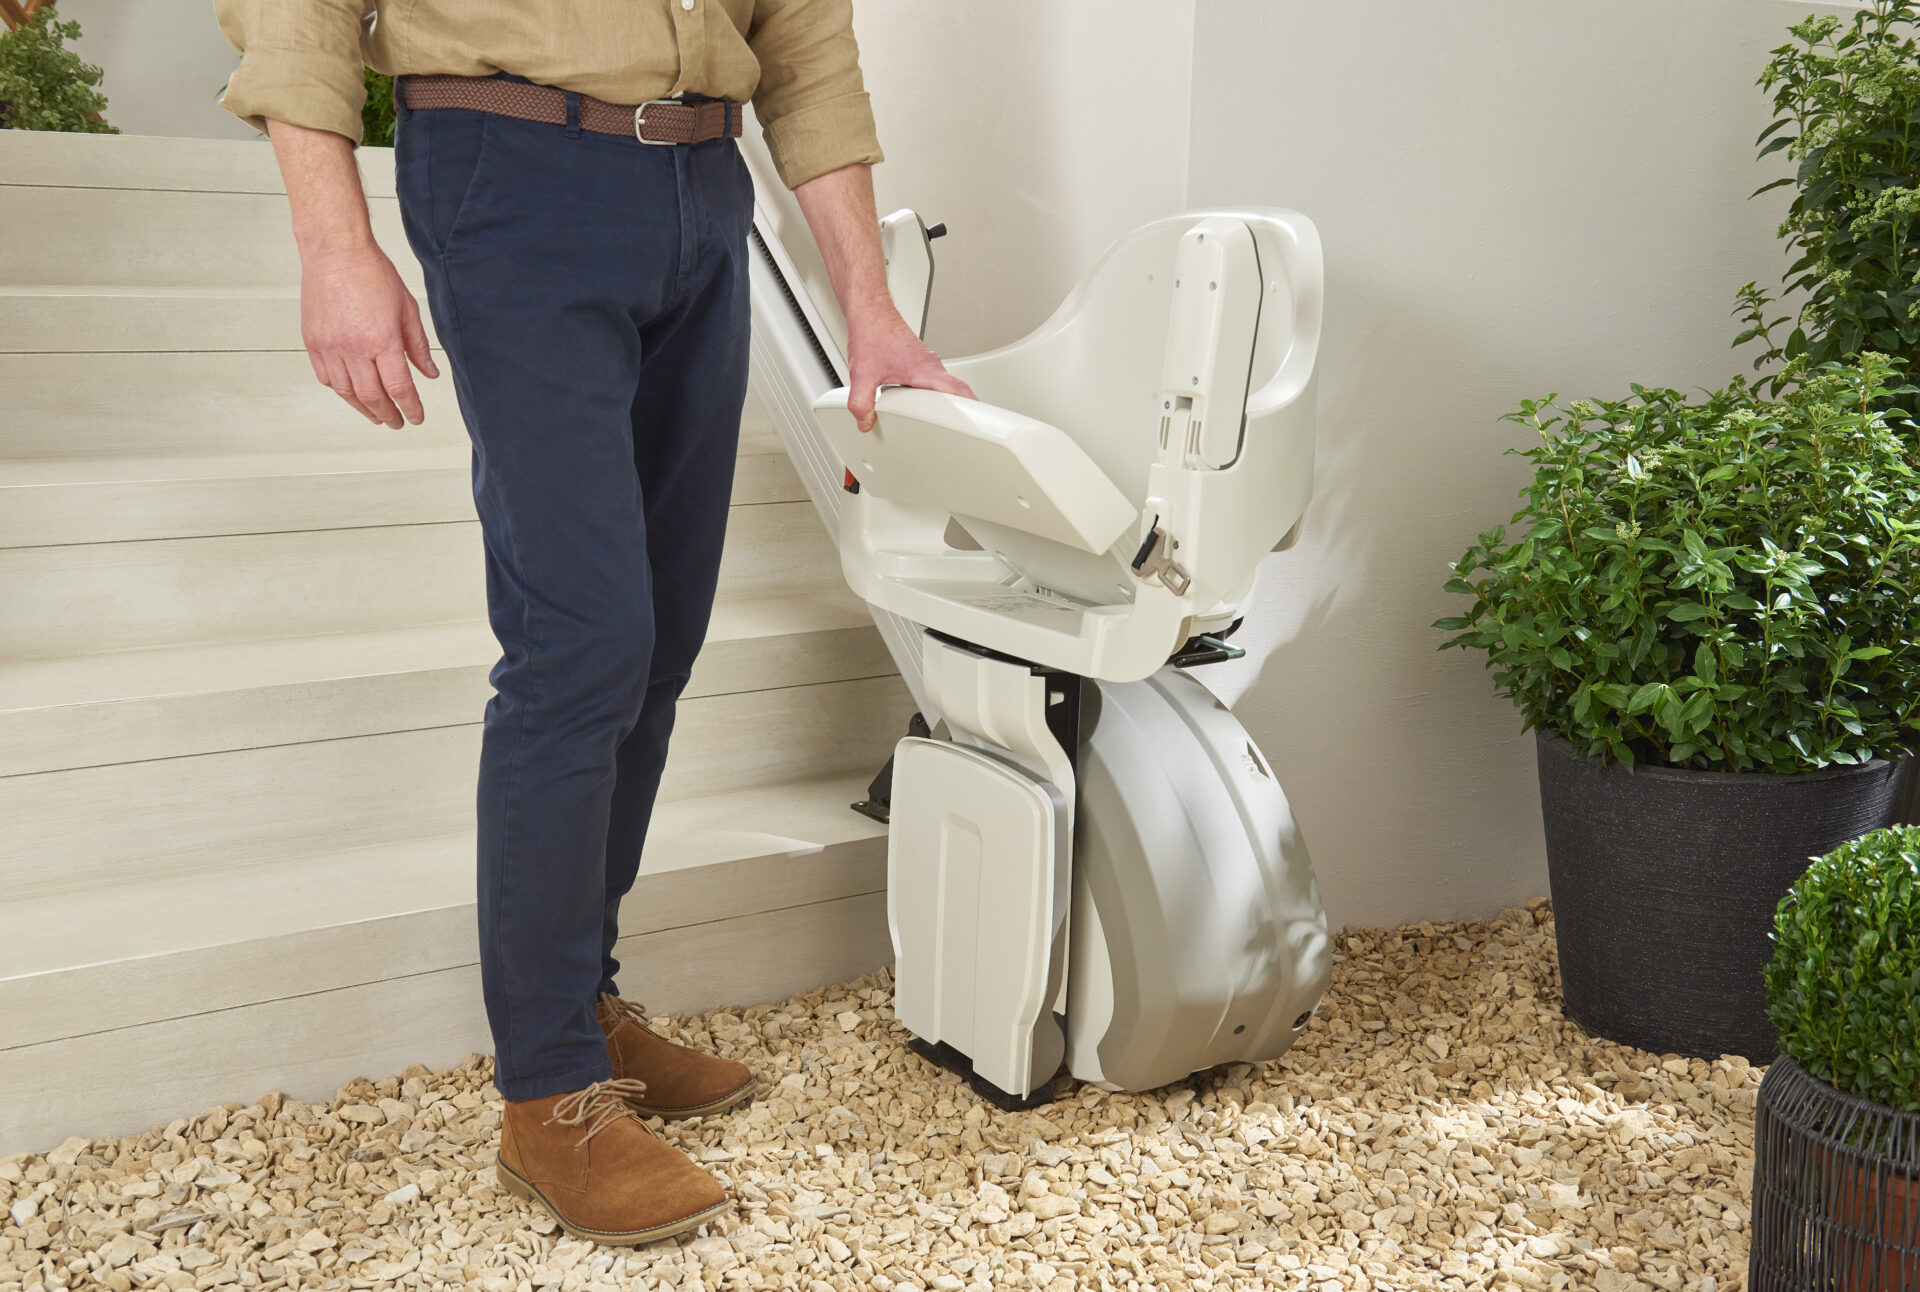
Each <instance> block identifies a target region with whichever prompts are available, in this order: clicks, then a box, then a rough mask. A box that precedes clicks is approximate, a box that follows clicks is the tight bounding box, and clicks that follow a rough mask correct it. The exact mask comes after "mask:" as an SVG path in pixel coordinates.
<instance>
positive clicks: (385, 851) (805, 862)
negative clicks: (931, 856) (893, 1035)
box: [0, 776, 886, 1046]
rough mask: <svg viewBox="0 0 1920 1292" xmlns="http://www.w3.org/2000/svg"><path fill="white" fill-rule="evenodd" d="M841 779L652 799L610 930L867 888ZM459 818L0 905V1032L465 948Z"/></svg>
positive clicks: (193, 1005) (865, 865) (145, 1019)
mask: <svg viewBox="0 0 1920 1292" xmlns="http://www.w3.org/2000/svg"><path fill="white" fill-rule="evenodd" d="M864 792H865V780H864V778H862V777H858V776H841V777H825V778H816V779H809V780H805V781H796V782H792V783H789V784H783V785H775V786H768V787H762V788H758V789H751V790H742V791H733V792H729V793H725V794H718V795H711V796H706V797H702V798H695V799H684V800H680V801H678V802H674V803H669V804H664V805H662V807H661V809H660V811H659V812H658V813H657V814H656V815H655V817H654V821H653V825H652V830H651V836H650V838H649V840H648V844H647V850H646V854H645V856H644V857H643V858H642V862H641V875H640V878H639V880H638V881H636V883H635V885H634V888H633V891H632V892H631V893H630V894H629V895H628V896H627V898H626V899H625V900H624V901H623V902H622V904H621V906H622V911H621V914H622V922H621V935H622V936H623V937H633V936H636V935H639V934H644V933H654V932H658V931H660V930H663V929H670V928H677V927H681V926H685V925H692V924H700V923H703V922H707V921H712V920H723V919H729V918H733V917H736V916H741V915H751V914H757V913H760V912H764V911H770V910H776V909H779V908H781V907H785V906H794V905H800V904H803V903H807V902H818V901H827V900H832V899H836V898H841V897H847V896H852V895H854V894H858V893H867V892H873V891H875V890H878V889H881V888H883V887H885V882H886V879H885V836H886V827H885V826H882V825H878V824H876V823H875V822H873V821H871V820H869V819H867V818H866V817H863V816H861V815H859V814H858V813H856V812H853V811H852V810H850V809H849V808H848V806H847V805H848V803H850V802H851V801H852V800H853V799H855V798H859V797H863V796H864ZM474 875H475V871H474V837H473V834H472V832H471V831H464V832H454V833H449V834H444V835H437V836H432V837H426V838H417V839H406V840H401V841H398V842H393V843H384V844H376V845H371V846H366V847H359V848H349V849H343V850H340V851H336V852H328V853H319V854H315V855H312V856H304V857H290V858H285V859H282V860H278V861H272V862H261V863H257V864H253V865H247V866H238V867H234V868H231V869H229V870H224V871H220V872H218V873H210V874H199V875H184V876H169V877H159V878H155V877H140V878H126V877H123V878H122V879H121V880H120V881H119V882H115V883H110V884H106V885H104V886H102V887H98V888H95V889H90V890H88V891H86V892H85V893H68V894H60V895H52V896H43V897H39V898H32V899H27V900H20V901H15V900H11V899H10V900H9V901H8V902H7V903H6V905H5V906H4V907H0V1017H5V1018H6V1019H7V1029H6V1045H8V1046H12V1045H28V1044H35V1043H39V1042H44V1041H51V1040H58V1039H62V1038H65V1037H72V1036H77V1035H82V1034H85V1033H89V1032H100V1031H106V1030H109V1029H112V1028H120V1027H134V1026H139V1025H142V1024H147V1023H152V1022H155V1021H158V1020H162V1019H170V1018H178V1017H181V1016H184V1015H188V1014H196V1013H204V1012H206V1011H208V1010H216V1009H230V1008H233V1007H235V1006H239V1005H250V1004H255V1003H258V1002H260V1001H266V1000H273V999H275V998H278V997H282V996H291V995H297V994H303V993H308V992H321V991H333V990H338V989H340V988H344V987H352V986H357V985H360V984H364V983H368V982H376V981H380V980H382V979H388V978H398V977H402V976H405V975H409V974H419V973H428V972H432V971H435V970H439V969H446V968H451V967H455V966H460V965H469V964H474V963H476V962H477V961H478V952H477V948H476V943H475V911H474V882H475V879H474Z"/></svg>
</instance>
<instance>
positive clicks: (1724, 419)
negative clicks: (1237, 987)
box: [1435, 354, 1920, 1060]
mask: <svg viewBox="0 0 1920 1292" xmlns="http://www.w3.org/2000/svg"><path fill="white" fill-rule="evenodd" d="M1897 373H1898V368H1897V366H1896V365H1895V364H1894V362H1893V361H1892V360H1890V359H1888V358H1887V357H1885V356H1883V355H1878V354H1868V355H1865V356H1862V357H1861V358H1860V359H1858V360H1857V361H1855V362H1853V363H1849V364H1840V363H1831V364H1826V365H1822V366H1821V367H1819V368H1817V369H1809V368H1808V366H1807V365H1806V363H1805V360H1804V359H1802V360H1796V361H1794V362H1793V363H1792V364H1790V365H1789V368H1788V371H1787V374H1786V379H1785V381H1784V383H1783V384H1784V390H1783V393H1782V394H1781V396H1780V398H1778V399H1771V400H1770V399H1765V398H1762V397H1761V396H1760V395H1759V394H1758V393H1757V392H1756V391H1755V390H1754V389H1753V388H1752V387H1750V386H1749V385H1748V384H1747V383H1746V382H1745V381H1744V380H1742V379H1739V378H1736V379H1735V380H1734V381H1733V382H1732V383H1730V384H1729V385H1728V386H1727V387H1725V388H1724V389H1722V390H1717V391H1711V392H1707V393H1706V394H1705V395H1704V396H1703V397H1701V398H1698V399H1693V398H1689V397H1688V396H1686V395H1683V394H1681V393H1680V392H1678V391H1674V390H1660V389H1650V388H1643V387H1639V386H1635V387H1633V393H1632V395H1631V397H1630V398H1627V399H1621V400H1613V401H1597V402H1590V401H1586V400H1575V401H1571V402H1569V403H1567V404H1565V405H1564V406H1563V405H1562V404H1560V403H1559V402H1558V397H1557V396H1549V397H1548V398H1546V399H1544V400H1539V401H1532V400H1529V401H1525V402H1523V403H1522V404H1521V405H1520V409H1519V411H1518V412H1516V413H1513V414H1509V420H1512V421H1517V422H1519V423H1521V424H1523V425H1526V426H1530V427H1532V428H1534V430H1536V431H1537V432H1538V434H1539V437H1540V438H1539V442H1538V443H1537V444H1535V445H1534V446H1533V447H1532V448H1529V449H1526V450H1524V451H1523V450H1519V449H1514V450H1510V451H1511V452H1515V453H1522V452H1524V455H1525V456H1526V457H1528V458H1530V459H1532V461H1533V464H1534V476H1533V480H1532V482H1531V483H1530V484H1529V485H1528V486H1527V487H1526V488H1525V489H1524V490H1523V491H1522V493H1521V496H1522V498H1523V499H1524V500H1525V505H1524V506H1522V507H1521V509H1520V510H1519V511H1518V512H1516V513H1515V514H1514V517H1513V521H1512V524H1513V525H1514V526H1515V527H1516V528H1515V529H1514V530H1513V532H1512V533H1511V534H1509V532H1508V531H1507V529H1506V528H1504V527H1502V528H1498V529H1494V530H1491V531H1489V532H1488V533H1485V534H1482V535H1481V536H1480V541H1479V542H1478V543H1477V544H1475V545H1474V546H1472V547H1470V548H1469V549H1468V550H1467V552H1466V554H1465V555H1464V556H1462V557H1461V558H1460V559H1459V560H1458V561H1456V562H1454V563H1453V564H1452V566H1451V567H1450V568H1451V570H1452V572H1453V575H1452V578H1451V579H1450V580H1449V581H1448V583H1447V588H1448V590H1449V591H1451V592H1455V593H1458V594H1460V595H1462V596H1465V597H1467V598H1469V603H1468V605H1467V608H1466V611H1465V613H1464V614H1461V615H1458V616H1454V617H1451V618H1447V619H1442V620H1439V621H1437V623H1436V625H1435V626H1436V627H1440V628H1446V629H1451V630H1455V631H1456V633H1457V635H1456V636H1454V637H1452V638H1451V639H1449V640H1448V641H1447V642H1446V643H1445V644H1444V646H1443V649H1444V648H1446V647H1459V648H1465V649H1472V650H1482V651H1485V652H1486V655H1487V666H1488V668H1489V669H1491V670H1492V672H1493V675H1494V683H1495V686H1496V688H1497V689H1498V690H1499V692H1500V693H1501V694H1503V695H1506V696H1508V697H1510V698H1511V699H1512V700H1513V702H1514V704H1515V705H1517V706H1518V707H1519V709H1520V711H1521V713H1522V715H1523V718H1524V722H1525V727H1526V728H1527V729H1529V730H1533V731H1535V732H1536V733H1537V736H1536V747H1537V753H1538V761H1539V776H1540V795H1541V808H1542V813H1543V816H1544V819H1545V825H1546V843H1547V862H1548V871H1549V880H1550V883H1551V887H1552V895H1553V901H1554V915H1555V921H1554V922H1555V928H1556V933H1557V937H1558V943H1559V953H1560V973H1561V984H1562V988H1563V992H1564V998H1565V1008H1566V1011H1567V1014H1568V1016H1569V1017H1571V1018H1572V1019H1574V1021H1576V1022H1578V1023H1580V1024H1581V1025H1582V1026H1583V1027H1585V1028H1586V1029H1587V1030H1588V1031H1589V1032H1592V1033H1596V1034H1598V1035H1601V1036H1605V1037H1609V1038H1611V1039H1613V1040H1616V1041H1621V1042H1625V1043H1628V1044H1632V1045H1637V1046H1640V1047H1642V1048H1645V1049H1649V1050H1653V1051H1656V1052H1663V1053H1664V1052H1673V1053H1680V1054H1689V1055H1695V1056H1713V1055H1719V1054H1723V1053H1736V1054H1742V1055H1745V1056H1747V1057H1749V1058H1752V1059H1755V1060H1761V1059H1764V1058H1765V1057H1767V1056H1768V1055H1771V1054H1772V1053H1773V1052H1774V1039H1773V1029H1772V1026H1771V1024H1770V1023H1769V1022H1768V1019H1767V1014H1766V1003H1765V999H1764V994H1763V992H1762V988H1761V977H1760V971H1761V969H1762V967H1763V966H1764V965H1765V964H1766V962H1767V957H1768V954H1769V951H1770V947H1769V941H1768V933H1769V929H1770V927H1771V923H1772V915H1773V911H1774V908H1775V905H1776V904H1777V903H1778V902H1779V900H1780V898H1781V897H1782V896H1783V895H1784V894H1785V893H1786V891H1787V889H1788V888H1789V887H1790V886H1791V885H1792V883H1793V881H1794V880H1795V879H1797V878H1798V877H1799V875H1800V873H1801V871H1802V870H1804V869H1805V867H1806V863H1807V858H1808V857H1810V856H1815V855H1818V854H1822V853H1825V852H1828V851H1830V850H1831V849H1832V848H1833V847H1835V846H1836V845H1837V844H1839V843H1841V842H1843V841H1845V840H1847V839H1852V838H1856V837H1858V836H1860V835H1862V834H1865V833H1867V832H1868V831H1870V830H1873V829H1875V828H1878V827H1880V826H1883V825H1886V824H1888V823H1889V822H1890V821H1891V820H1892V814H1893V811H1894V807H1895V798H1896V778H1895V774H1894V773H1895V766H1894V762H1893V761H1892V760H1895V759H1898V758H1900V757H1902V756H1903V755H1904V754H1905V753H1907V752H1908V750H1909V748H1910V747H1911V746H1913V745H1914V744H1915V743H1916V731H1917V730H1920V644H1917V643H1920V479H1917V478H1916V476H1915V473H1914V470H1913V468H1912V466H1911V465H1910V464H1909V460H1908V448H1907V446H1906V445H1905V444H1904V443H1903V441H1902V440H1901V439H1900V438H1899V437H1898V436H1896V435H1895V434H1894V433H1893V432H1892V431H1891V430H1889V429H1888V426H1887V414H1886V413H1885V412H1884V409H1885V408H1886V406H1887V405H1888V404H1889V403H1890V402H1891V401H1893V400H1894V399H1895V397H1896V396H1900V395H1903V394H1905V393H1907V392H1908V391H1910V389H1911V388H1910V387H1906V386H1904V385H1902V384H1900V383H1899V382H1898V381H1897V380H1896V378H1897Z"/></svg>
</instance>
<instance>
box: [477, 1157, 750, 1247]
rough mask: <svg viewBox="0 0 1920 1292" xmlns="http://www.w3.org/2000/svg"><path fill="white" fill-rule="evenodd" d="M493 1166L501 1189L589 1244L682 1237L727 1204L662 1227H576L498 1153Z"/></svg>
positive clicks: (622, 1244) (613, 1244) (614, 1244)
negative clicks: (536, 1207) (539, 1209)
mask: <svg viewBox="0 0 1920 1292" xmlns="http://www.w3.org/2000/svg"><path fill="white" fill-rule="evenodd" d="M493 1167H494V1174H495V1175H496V1176H498V1177H499V1180H500V1185H501V1187H502V1188H504V1189H505V1190H506V1191H507V1192H508V1193H511V1194H513V1195H514V1196H516V1197H519V1198H523V1199H525V1200H526V1201H528V1202H537V1203H539V1204H540V1205H541V1206H542V1207H545V1208H546V1209H547V1214H549V1215H551V1216H552V1217H553V1218H554V1220H555V1221H556V1222H557V1223H558V1224H559V1226H560V1228H562V1229H564V1230H566V1231H567V1232H568V1233H569V1234H572V1235H573V1236H574V1237H575V1238H584V1239H586V1240H587V1241H588V1242H593V1243H604V1244H605V1245H607V1246H609V1247H638V1246H640V1245H641V1244H642V1243H651V1242H653V1241H654V1240H656V1239H660V1238H671V1237H673V1236H674V1235H675V1234H684V1233H685V1232H686V1231H687V1230H689V1229H698V1228H699V1227H700V1226H701V1225H704V1224H706V1223H707V1222H708V1221H709V1220H712V1219H713V1218H714V1217H715V1216H718V1215H719V1214H720V1213H722V1212H723V1211H725V1210H726V1209H727V1207H728V1205H729V1204H727V1203H725V1202H721V1203H718V1204H716V1205H714V1206H711V1207H708V1208H707V1209H706V1210H705V1211H696V1212H695V1213H694V1214H693V1215H691V1216H683V1217H681V1218H680V1219H679V1220H669V1221H668V1222H667V1223H666V1224H664V1225H654V1226H652V1227H651V1228H648V1229H629V1230H608V1229H590V1228H588V1227H587V1226H585V1225H576V1224H574V1223H573V1222H572V1221H571V1220H568V1219H567V1218H566V1217H565V1216H563V1215H561V1214H560V1208H558V1207H556V1206H554V1205H553V1203H552V1201H551V1200H549V1199H548V1197H547V1195H546V1194H544V1193H542V1192H540V1187H539V1186H538V1185H536V1184H535V1183H534V1182H533V1181H531V1180H529V1179H527V1177H526V1176H524V1175H521V1174H520V1173H519V1172H518V1171H516V1170H514V1169H513V1168H512V1167H510V1166H508V1165H507V1164H506V1163H505V1162H503V1161H501V1160H500V1158H499V1156H498V1155H497V1154H496V1155H495V1156H494V1159H493Z"/></svg>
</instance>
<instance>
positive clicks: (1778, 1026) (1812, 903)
mask: <svg viewBox="0 0 1920 1292" xmlns="http://www.w3.org/2000/svg"><path fill="white" fill-rule="evenodd" d="M1773 926H1774V933H1773V959H1772V960H1771V961H1770V962H1769V963H1768V965H1767V970H1766V976H1767V1014H1768V1016H1769V1017H1770V1018H1771V1019H1772V1020H1773V1026H1774V1030H1775V1031H1776V1032H1778V1033H1779V1035H1780V1052H1781V1053H1783V1054H1788V1055H1791V1056H1792V1057H1793V1059H1794V1060H1795V1061H1796V1062H1797V1063H1799V1064H1800V1066H1801V1067H1803V1068H1805V1069H1806V1070H1807V1071H1808V1072H1811V1073H1812V1074H1813V1075H1814V1076H1816V1077H1818V1078H1820V1079H1821V1080H1822V1081H1824V1082H1826V1083H1827V1084H1828V1085H1830V1086H1833V1087H1834V1088H1835V1089H1837V1090H1843V1091H1845V1092H1847V1093H1848V1094H1851V1095H1858V1096H1859V1097H1860V1098H1862V1099H1871V1100H1873V1101H1874V1102H1875V1103H1880V1104H1886V1105H1888V1106H1889V1107H1893V1108H1904V1109H1907V1110H1909V1111H1912V1112H1920V1004H1917V1002H1920V827H1914V826H1895V827H1893V828H1892V829H1887V830H1876V831H1874V832H1873V833H1872V834H1869V835H1867V836H1866V837H1865V838H1862V839H1856V840H1854V841H1853V842H1852V843H1847V844H1842V845H1841V846H1840V847H1838V848H1836V849H1834V850H1833V851H1832V852H1830V853H1828V854H1827V855H1826V856H1824V857H1822V858H1820V859H1819V860H1818V861H1816V862H1814V863H1813V865H1812V866H1811V867H1809V868H1808V870H1807V872H1806V874H1804V875H1802V876H1801V877H1800V880H1799V882H1798V883H1796V884H1795V885H1794V886H1793V889H1792V891H1790V892H1789V893H1788V894H1787V895H1786V896H1785V897H1784V898H1782V899H1781V900H1780V906H1779V909H1778V910H1777V911H1776V912H1775V914H1774V921H1773Z"/></svg>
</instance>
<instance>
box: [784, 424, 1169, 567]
mask: <svg viewBox="0 0 1920 1292" xmlns="http://www.w3.org/2000/svg"><path fill="white" fill-rule="evenodd" d="M813 408H814V414H815V416H816V417H818V418H819V421H820V424H821V426H822V427H823V428H825V430H826V433H827V439H828V440H829V441H830V442H831V443H832V445H833V447H834V449H835V451H836V452H838V453H839V454H840V458H841V461H843V462H844V463H845V464H846V466H847V468H848V470H850V471H852V472H853V474H854V476H855V477H856V478H857V479H858V480H859V481H860V487H861V488H862V489H866V490H870V491H872V493H873V494H874V496H875V497H878V498H886V499H890V500H892V501H895V502H902V503H909V504H913V505H917V506H924V507H937V508H940V509H942V510H944V511H947V512H949V513H951V514H953V515H955V516H960V517H963V518H964V517H975V518H977V519H980V520H984V521H989V522H992V523H993V524H997V525H1004V526H1006V527H1008V528H1009V529H1017V530H1020V531H1022V532H1024V533H1028V534H1033V535H1035V536H1037V537H1040V538H1045V539H1050V540H1052V541H1053V542H1056V543H1064V544H1066V545H1067V546H1069V547H1074V548H1078V549H1079V550H1080V551H1083V552H1091V553H1093V554H1095V555H1099V554H1101V553H1103V552H1105V551H1107V550H1108V549H1109V548H1111V547H1112V546H1113V545H1114V543H1116V542H1117V541H1119V540H1120V538H1121V537H1122V536H1123V535H1125V534H1127V533H1128V531H1129V530H1130V529H1132V528H1133V526H1134V525H1135V524H1136V523H1137V522H1138V520H1139V515H1140V513H1139V508H1138V506H1137V505H1136V504H1134V503H1132V502H1129V501H1128V500H1127V497H1126V495H1124V494H1122V493H1121V492H1120V489H1119V487H1118V486H1116V485H1115V484H1114V483H1113V481H1112V480H1110V479H1108V478H1107V475H1106V473H1105V472H1103V471H1102V470H1100V468H1099V467H1098V466H1096V465H1094V461H1093V459H1092V458H1090V457H1088V456H1087V454H1086V451H1085V450H1084V449H1082V448H1081V447H1080V445H1079V444H1078V443H1076V442H1075V441H1074V438H1073V437H1072V436H1071V435H1068V434H1067V433H1066V432H1065V431H1063V430H1061V429H1060V428H1059V427H1057V426H1054V425H1051V424H1050V423H1047V422H1042V421H1036V420H1035V419H1034V418H1031V417H1027V416H1024V415H1022V414H1020V413H1016V412H1014V411H1012V410H1011V409H1007V408H1000V407H998V406H996V405H993V404H984V403H981V402H980V401H979V400H976V399H963V398H961V397H960V396H958V395H948V394H943V393H942V392H940V391H936V390H920V389H918V388H915V387H910V386H890V387H887V388H886V389H884V390H882V391H881V392H880V397H879V399H878V401H877V402H876V403H875V410H876V412H877V413H878V415H879V421H878V423H877V424H876V425H875V426H874V428H873V430H871V431H869V432H866V433H864V434H863V433H862V432H861V431H860V430H859V428H857V427H856V426H855V425H854V421H853V415H852V414H851V413H849V412H848V411H847V390H846V387H844V386H841V387H837V388H835V389H833V390H830V391H828V392H827V393H826V394H824V395H822V396H821V397H820V398H819V399H818V400H817V401H816V402H815V403H814V406H813Z"/></svg>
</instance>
